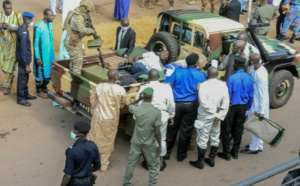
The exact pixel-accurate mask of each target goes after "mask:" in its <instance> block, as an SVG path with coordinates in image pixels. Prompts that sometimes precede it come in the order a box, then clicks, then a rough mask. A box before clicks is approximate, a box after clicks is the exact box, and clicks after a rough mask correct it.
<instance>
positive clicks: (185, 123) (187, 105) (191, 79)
mask: <svg viewBox="0 0 300 186" xmlns="http://www.w3.org/2000/svg"><path fill="white" fill-rule="evenodd" d="M185 61H186V63H187V67H186V68H178V69H176V70H175V71H174V72H173V74H172V75H171V76H169V77H167V78H166V80H165V83H169V84H170V86H171V88H172V90H173V94H174V100H175V107H176V109H175V117H174V124H173V125H169V126H168V131H167V154H166V156H165V157H164V158H165V159H166V160H168V159H170V154H171V152H172V150H173V147H174V144H175V141H176V137H177V133H178V130H179V140H178V149H177V161H179V162H182V161H183V160H184V159H185V158H186V157H187V150H188V146H189V143H190V139H191V136H192V133H193V130H194V122H195V120H196V118H197V108H198V88H199V86H200V83H202V82H204V81H205V80H206V75H205V74H204V73H203V72H201V71H200V70H198V69H197V67H198V64H199V56H198V54H190V55H188V56H187V57H186V58H185Z"/></svg>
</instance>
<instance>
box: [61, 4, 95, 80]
mask: <svg viewBox="0 0 300 186" xmlns="http://www.w3.org/2000/svg"><path fill="white" fill-rule="evenodd" d="M94 10H95V6H94V3H93V2H92V0H82V1H81V2H80V6H79V7H77V8H76V9H75V11H74V12H71V11H70V12H69V14H68V16H67V18H66V20H65V25H64V29H65V30H67V36H66V39H65V41H64V44H65V46H66V49H67V51H68V53H69V55H70V70H71V71H72V72H73V73H74V74H76V75H80V74H81V68H82V63H83V54H82V38H83V37H84V36H87V35H92V34H95V33H96V32H95V30H94V29H92V28H87V27H86V25H87V23H86V22H87V20H86V17H87V14H88V13H90V12H93V11H94Z"/></svg>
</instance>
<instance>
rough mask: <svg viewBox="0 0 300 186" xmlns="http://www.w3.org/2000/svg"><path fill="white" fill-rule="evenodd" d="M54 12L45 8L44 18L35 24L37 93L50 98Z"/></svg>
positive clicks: (53, 57)
mask: <svg viewBox="0 0 300 186" xmlns="http://www.w3.org/2000/svg"><path fill="white" fill-rule="evenodd" d="M53 19H54V15H53V12H52V11H51V10H50V9H45V10H44V19H43V20H41V21H39V22H38V23H37V24H36V25H34V34H33V35H34V37H33V47H34V59H35V63H33V74H34V76H35V85H36V92H37V95H38V96H40V97H41V98H44V99H46V98H48V89H47V85H48V83H49V82H50V74H51V61H54V60H55V54H54V46H53V26H52V21H53Z"/></svg>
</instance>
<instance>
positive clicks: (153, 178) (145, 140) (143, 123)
mask: <svg viewBox="0 0 300 186" xmlns="http://www.w3.org/2000/svg"><path fill="white" fill-rule="evenodd" d="M152 95H153V89H152V88H150V87H148V88H145V89H144V90H143V92H142V93H141V95H140V97H139V99H137V100H136V101H134V102H133V103H131V104H130V105H129V112H130V113H132V114H133V115H134V116H135V118H136V120H135V128H134V132H133V135H132V138H131V145H130V151H129V156H128V165H127V168H126V172H125V178H124V184H123V185H124V186H128V185H131V182H132V177H133V171H134V167H135V165H136V163H137V162H138V161H139V159H140V157H141V155H142V154H144V156H145V158H146V161H147V163H148V166H149V174H150V176H149V177H150V178H149V184H148V185H151V186H152V185H155V184H156V183H157V180H158V175H159V169H160V153H161V134H160V126H161V125H162V123H161V112H160V111H159V110H158V109H157V108H155V107H154V106H153V105H152V104H151V101H152ZM141 100H143V103H142V104H141V105H138V103H139V102H140V101H141Z"/></svg>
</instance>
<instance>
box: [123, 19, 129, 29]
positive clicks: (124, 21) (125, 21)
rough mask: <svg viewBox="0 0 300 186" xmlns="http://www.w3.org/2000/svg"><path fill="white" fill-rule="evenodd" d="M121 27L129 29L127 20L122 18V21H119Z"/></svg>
mask: <svg viewBox="0 0 300 186" xmlns="http://www.w3.org/2000/svg"><path fill="white" fill-rule="evenodd" d="M121 26H122V27H129V19H128V18H126V17H124V18H123V19H122V20H121Z"/></svg>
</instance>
